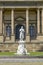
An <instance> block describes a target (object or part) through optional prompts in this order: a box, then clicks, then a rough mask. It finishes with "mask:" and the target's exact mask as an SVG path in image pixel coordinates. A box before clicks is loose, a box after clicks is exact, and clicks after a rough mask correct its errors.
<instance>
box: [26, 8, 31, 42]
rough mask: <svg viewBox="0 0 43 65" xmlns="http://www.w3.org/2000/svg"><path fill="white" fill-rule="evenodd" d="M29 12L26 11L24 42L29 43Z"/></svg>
mask: <svg viewBox="0 0 43 65" xmlns="http://www.w3.org/2000/svg"><path fill="white" fill-rule="evenodd" d="M29 40H30V37H29V10H28V9H26V42H29Z"/></svg>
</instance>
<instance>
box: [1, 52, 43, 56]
mask: <svg viewBox="0 0 43 65" xmlns="http://www.w3.org/2000/svg"><path fill="white" fill-rule="evenodd" d="M29 53H30V55H29V56H43V52H29ZM15 55H16V54H15V53H14V52H0V56H15Z"/></svg>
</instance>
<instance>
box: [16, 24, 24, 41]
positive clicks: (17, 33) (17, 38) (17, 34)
mask: <svg viewBox="0 0 43 65" xmlns="http://www.w3.org/2000/svg"><path fill="white" fill-rule="evenodd" d="M21 26H23V28H24V30H25V27H24V25H20V24H18V25H16V28H15V39H16V40H19V34H20V32H19V29H20V28H21ZM24 35H25V33H24Z"/></svg>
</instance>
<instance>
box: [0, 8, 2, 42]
mask: <svg viewBox="0 0 43 65" xmlns="http://www.w3.org/2000/svg"><path fill="white" fill-rule="evenodd" d="M2 20H3V9H0V42H3V33H2V32H3V31H2V30H3V29H2V24H3V23H2Z"/></svg>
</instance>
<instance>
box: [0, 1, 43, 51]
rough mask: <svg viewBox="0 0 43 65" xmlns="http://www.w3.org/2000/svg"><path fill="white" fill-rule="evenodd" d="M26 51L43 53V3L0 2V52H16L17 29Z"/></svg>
mask: <svg viewBox="0 0 43 65" xmlns="http://www.w3.org/2000/svg"><path fill="white" fill-rule="evenodd" d="M21 26H23V28H24V30H25V33H24V35H25V37H24V40H25V41H26V43H25V45H26V48H27V50H28V51H43V1H41V0H40V1H39V0H38V1H37V0H36V1H35V0H27V1H25V0H17V1H16V0H12V1H11V0H3V1H2V0H0V51H13V52H16V50H17V47H18V41H19V34H20V33H19V29H20V28H21Z"/></svg>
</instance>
